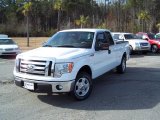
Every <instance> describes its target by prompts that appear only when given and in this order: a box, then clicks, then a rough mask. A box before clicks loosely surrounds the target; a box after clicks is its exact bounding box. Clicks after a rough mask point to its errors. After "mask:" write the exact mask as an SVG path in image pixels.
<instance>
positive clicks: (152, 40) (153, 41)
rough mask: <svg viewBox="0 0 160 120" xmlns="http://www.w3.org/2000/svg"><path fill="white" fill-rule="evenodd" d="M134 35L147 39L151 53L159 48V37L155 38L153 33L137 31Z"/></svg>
mask: <svg viewBox="0 0 160 120" xmlns="http://www.w3.org/2000/svg"><path fill="white" fill-rule="evenodd" d="M136 35H137V36H138V37H140V38H142V39H144V40H147V41H148V42H149V43H150V44H151V51H152V52H153V53H157V52H158V51H159V50H160V39H157V38H156V37H155V34H153V33H144V32H139V33H137V34H136Z"/></svg>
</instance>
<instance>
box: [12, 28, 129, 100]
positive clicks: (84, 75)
mask: <svg viewBox="0 0 160 120" xmlns="http://www.w3.org/2000/svg"><path fill="white" fill-rule="evenodd" d="M128 59H129V44H128V42H119V43H115V42H114V41H113V38H112V35H111V34H110V31H108V30H105V29H72V30H64V31H60V32H57V33H56V34H54V35H53V36H52V37H51V38H50V39H49V40H48V41H47V42H46V43H45V44H44V45H43V46H42V47H40V48H37V49H34V50H31V51H28V52H24V53H21V54H19V55H18V56H17V57H16V65H15V68H14V77H15V83H16V85H18V86H21V87H24V88H26V89H29V90H36V89H37V88H39V85H48V86H51V88H52V92H56V93H63V92H71V93H72V95H73V96H74V97H75V98H76V99H78V100H84V99H86V98H87V97H88V96H89V95H90V93H91V91H92V86H93V84H92V80H93V79H95V78H97V77H99V76H100V75H102V74H104V73H106V72H107V71H110V70H111V69H113V68H115V67H116V68H117V72H119V73H124V72H125V70H126V61H127V60H128Z"/></svg>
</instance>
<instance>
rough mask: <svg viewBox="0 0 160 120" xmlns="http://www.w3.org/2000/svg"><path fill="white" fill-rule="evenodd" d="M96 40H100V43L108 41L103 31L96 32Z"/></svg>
mask: <svg viewBox="0 0 160 120" xmlns="http://www.w3.org/2000/svg"><path fill="white" fill-rule="evenodd" d="M97 41H98V42H102V43H108V41H107V39H106V36H105V34H104V33H98V34H97Z"/></svg>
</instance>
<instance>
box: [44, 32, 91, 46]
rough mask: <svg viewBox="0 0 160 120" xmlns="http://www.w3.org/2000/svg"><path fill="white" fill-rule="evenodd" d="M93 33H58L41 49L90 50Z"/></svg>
mask: <svg viewBox="0 0 160 120" xmlns="http://www.w3.org/2000/svg"><path fill="white" fill-rule="evenodd" d="M93 37H94V32H81V31H76V32H75V31H74V32H58V33H56V34H55V35H53V36H52V38H51V39H49V40H48V41H47V42H46V43H45V44H44V45H43V47H69V48H91V47H92V42H93Z"/></svg>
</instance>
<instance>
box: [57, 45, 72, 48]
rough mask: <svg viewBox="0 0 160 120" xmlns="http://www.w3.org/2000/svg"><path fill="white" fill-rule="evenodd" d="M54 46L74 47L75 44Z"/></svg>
mask: <svg viewBox="0 0 160 120" xmlns="http://www.w3.org/2000/svg"><path fill="white" fill-rule="evenodd" d="M56 47H72V48H75V46H73V45H59V46H56Z"/></svg>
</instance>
